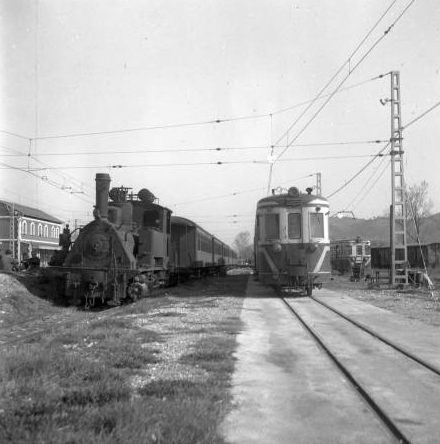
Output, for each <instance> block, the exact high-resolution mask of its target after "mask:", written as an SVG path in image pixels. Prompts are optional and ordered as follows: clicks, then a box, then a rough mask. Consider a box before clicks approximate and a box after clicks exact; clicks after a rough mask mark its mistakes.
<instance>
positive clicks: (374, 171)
mask: <svg viewBox="0 0 440 444" xmlns="http://www.w3.org/2000/svg"><path fill="white" fill-rule="evenodd" d="M385 159H386V157H382V160H381V161H380V162H379V165H378V166H377V167H376V168H375V169H374V170H373V173H372V174H371V175H370V176H369V177H368V179H367V180H366V181H365V183H364V184H363V185H362V187H361V189H360V190H359V192H358V193H357V194H356V195H355V197H354V198H353V199H352V200H351V201H350V202H349V203H348V205H346V206H345V208H346V209H347V211H350V210H351V211H353V209H352V208H351V206H352V205H353V204H354V202H355V201H356V200H357V199H358V198H359V196H361V195H362V193H364V192H365V189H366V188H367V186H368V185H369V184H370V182H371V181H372V180H373V177H374V176H375V175H376V173H377V172H378V171H379V169H380V167H381V166H382V165H383V163H384V162H385ZM380 176H381V175H379V177H380Z"/></svg>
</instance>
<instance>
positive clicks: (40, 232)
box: [37, 224, 43, 237]
mask: <svg viewBox="0 0 440 444" xmlns="http://www.w3.org/2000/svg"><path fill="white" fill-rule="evenodd" d="M37 235H38V236H39V237H42V236H43V225H41V224H38V228H37Z"/></svg>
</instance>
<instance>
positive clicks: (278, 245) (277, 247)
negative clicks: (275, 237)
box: [272, 242, 282, 253]
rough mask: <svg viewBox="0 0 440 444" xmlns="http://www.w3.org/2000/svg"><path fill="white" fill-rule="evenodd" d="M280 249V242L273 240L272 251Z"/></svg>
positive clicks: (277, 251)
mask: <svg viewBox="0 0 440 444" xmlns="http://www.w3.org/2000/svg"><path fill="white" fill-rule="evenodd" d="M281 250H282V247H281V244H280V243H279V242H274V243H273V244H272V251H273V252H275V253H279V252H280V251H281Z"/></svg>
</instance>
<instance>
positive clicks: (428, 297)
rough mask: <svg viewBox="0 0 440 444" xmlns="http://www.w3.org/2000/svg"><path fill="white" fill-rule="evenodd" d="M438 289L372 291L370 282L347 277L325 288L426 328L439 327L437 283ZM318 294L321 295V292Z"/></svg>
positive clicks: (335, 278)
mask: <svg viewBox="0 0 440 444" xmlns="http://www.w3.org/2000/svg"><path fill="white" fill-rule="evenodd" d="M435 286H436V289H435V290H434V291H429V290H428V289H426V288H411V287H409V288H407V289H405V290H399V289H390V288H388V286H386V285H383V286H382V287H380V288H370V286H369V285H368V282H366V281H363V280H361V281H359V282H350V281H349V278H348V276H347V275H343V276H337V275H334V276H333V281H332V282H331V283H329V284H327V285H326V287H327V288H329V289H331V290H336V291H339V292H343V293H345V294H346V295H347V296H350V297H352V298H354V299H358V300H360V301H362V302H366V303H368V304H372V305H375V306H377V307H380V308H384V309H386V310H389V311H392V312H394V313H398V314H400V315H403V316H405V317H408V318H410V319H416V320H418V321H421V322H425V323H426V324H430V325H434V326H440V293H439V288H440V281H438V280H436V281H435ZM316 294H318V295H319V292H317V293H316Z"/></svg>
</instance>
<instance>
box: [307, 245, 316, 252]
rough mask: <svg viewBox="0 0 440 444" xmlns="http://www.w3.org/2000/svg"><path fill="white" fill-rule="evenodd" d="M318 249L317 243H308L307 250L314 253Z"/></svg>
mask: <svg viewBox="0 0 440 444" xmlns="http://www.w3.org/2000/svg"><path fill="white" fill-rule="evenodd" d="M317 249H318V244H310V245H309V251H310V252H311V253H314V252H315V251H316V250H317Z"/></svg>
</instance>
